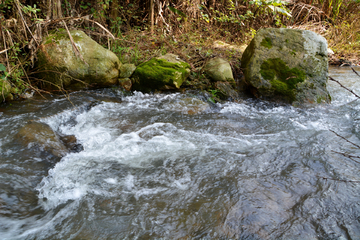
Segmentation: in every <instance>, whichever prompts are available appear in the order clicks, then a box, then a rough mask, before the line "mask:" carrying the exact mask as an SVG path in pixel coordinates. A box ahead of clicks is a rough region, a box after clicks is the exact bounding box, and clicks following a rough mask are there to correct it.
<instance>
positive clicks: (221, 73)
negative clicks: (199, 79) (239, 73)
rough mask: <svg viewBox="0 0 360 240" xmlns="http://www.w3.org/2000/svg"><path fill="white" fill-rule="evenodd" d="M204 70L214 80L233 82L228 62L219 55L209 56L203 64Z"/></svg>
mask: <svg viewBox="0 0 360 240" xmlns="http://www.w3.org/2000/svg"><path fill="white" fill-rule="evenodd" d="M204 72H205V74H206V75H207V76H208V77H209V78H210V79H211V80H212V81H214V82H218V81H222V82H231V83H234V82H235V81H234V76H233V73H232V70H231V66H230V63H229V62H227V61H226V60H224V59H222V58H219V57H216V58H211V59H210V60H209V61H208V62H207V63H206V64H205V66H204Z"/></svg>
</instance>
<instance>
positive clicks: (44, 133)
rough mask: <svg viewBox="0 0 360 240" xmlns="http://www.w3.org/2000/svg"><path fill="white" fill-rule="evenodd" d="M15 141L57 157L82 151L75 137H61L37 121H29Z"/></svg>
mask: <svg viewBox="0 0 360 240" xmlns="http://www.w3.org/2000/svg"><path fill="white" fill-rule="evenodd" d="M15 140H16V141H17V142H19V143H20V144H22V145H23V146H26V147H38V148H39V149H40V150H41V151H45V152H48V153H50V154H52V155H54V156H56V157H63V156H65V154H67V153H69V152H79V151H81V150H82V146H81V145H79V144H77V140H76V138H75V136H73V135H70V136H59V135H58V134H57V133H55V132H54V131H53V130H52V129H51V127H50V126H49V125H47V124H45V123H41V122H35V121H29V122H28V123H27V124H26V125H25V126H23V127H22V128H21V129H20V130H19V132H18V133H17V134H16V135H15Z"/></svg>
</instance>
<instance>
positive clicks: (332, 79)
mask: <svg viewBox="0 0 360 240" xmlns="http://www.w3.org/2000/svg"><path fill="white" fill-rule="evenodd" d="M354 71H355V70H354ZM329 79H330V80H331V81H334V82H336V83H338V84H339V85H340V87H342V88H344V89H346V90H347V91H349V92H351V93H352V94H353V95H354V96H355V97H357V98H360V96H359V95H357V94H356V93H354V92H353V91H352V90H351V89H349V88H347V87H345V86H344V85H342V84H341V83H340V82H339V81H338V80H335V79H334V78H332V77H329Z"/></svg>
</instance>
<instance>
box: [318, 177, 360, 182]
mask: <svg viewBox="0 0 360 240" xmlns="http://www.w3.org/2000/svg"><path fill="white" fill-rule="evenodd" d="M317 177H318V178H322V179H325V180H333V181H339V182H355V183H358V182H360V181H357V180H343V179H336V178H327V177H322V176H317Z"/></svg>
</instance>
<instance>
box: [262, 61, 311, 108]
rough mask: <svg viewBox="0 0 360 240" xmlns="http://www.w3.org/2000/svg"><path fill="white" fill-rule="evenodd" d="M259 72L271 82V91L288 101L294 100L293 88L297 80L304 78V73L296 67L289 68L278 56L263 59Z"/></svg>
mask: <svg viewBox="0 0 360 240" xmlns="http://www.w3.org/2000/svg"><path fill="white" fill-rule="evenodd" d="M260 69H261V70H260V74H261V76H262V77H263V78H264V79H267V80H269V81H270V83H271V89H270V90H271V91H272V92H275V93H278V94H281V95H282V96H283V97H285V98H287V99H288V100H289V101H290V102H292V101H294V100H295V89H296V85H297V84H298V83H299V82H303V81H304V80H305V77H306V74H305V72H304V71H301V70H299V69H298V68H291V69H290V68H289V67H288V66H287V65H286V63H285V62H284V61H283V60H281V59H280V58H272V59H268V60H267V61H264V62H263V63H262V64H261V67H260Z"/></svg>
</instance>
